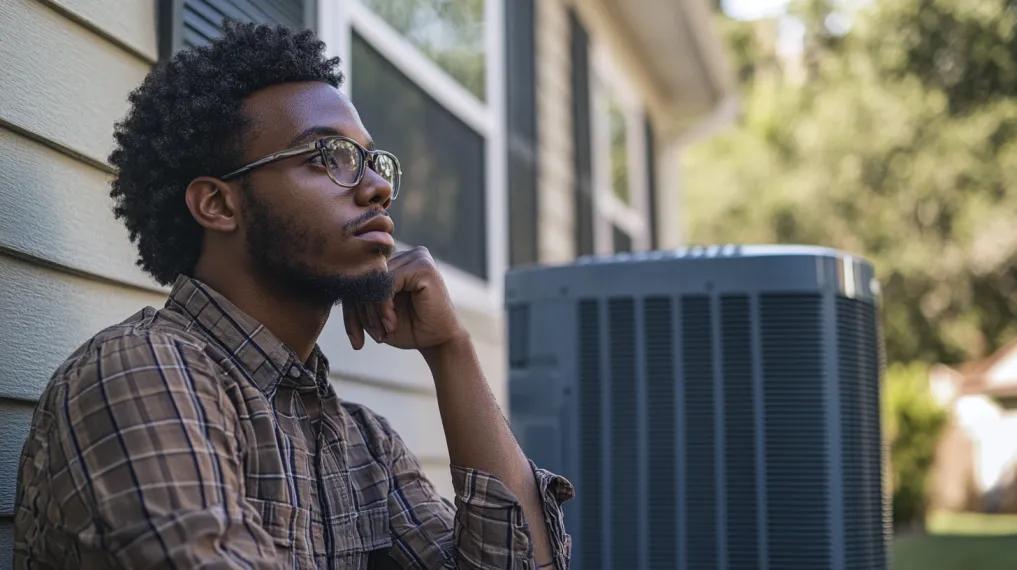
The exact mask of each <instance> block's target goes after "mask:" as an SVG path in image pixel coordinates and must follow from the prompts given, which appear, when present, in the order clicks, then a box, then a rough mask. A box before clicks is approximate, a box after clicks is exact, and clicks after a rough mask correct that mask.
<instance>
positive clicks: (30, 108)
mask: <svg viewBox="0 0 1017 570" xmlns="http://www.w3.org/2000/svg"><path fill="white" fill-rule="evenodd" d="M122 3H124V4H127V3H129V0H122ZM138 26H139V27H143V28H148V29H150V31H151V33H152V34H154V33H155V29H154V28H153V27H152V26H151V23H150V22H139V23H138ZM0 29H2V30H4V41H3V42H0V61H2V62H3V65H2V66H0V69H2V70H3V71H2V72H0V73H2V75H0V91H2V92H3V94H4V104H3V105H2V106H0V120H2V121H4V122H6V123H9V124H12V125H15V126H16V127H18V128H21V129H24V130H25V131H27V132H30V133H32V134H34V135H35V136H38V137H40V138H43V139H45V140H47V141H49V142H51V143H53V144H57V145H60V146H61V147H64V148H67V149H69V150H71V151H73V152H75V153H80V154H81V155H83V156H84V157H87V159H90V160H91V161H94V162H97V163H103V162H105V160H106V157H107V156H108V155H109V152H110V150H112V148H113V124H114V122H116V121H117V120H119V119H120V118H121V117H122V116H123V115H124V113H125V111H126V110H127V97H126V96H127V93H128V92H129V91H130V90H131V89H133V88H134V87H136V86H137V85H138V84H140V83H141V80H142V78H144V76H145V73H146V72H147V71H148V67H149V66H148V64H147V62H145V61H143V60H141V59H139V58H138V57H136V56H135V55H133V54H130V53H128V52H126V51H124V50H123V49H121V48H119V47H117V46H114V45H112V44H111V43H110V42H108V41H107V40H105V39H104V38H102V37H101V36H99V35H97V34H95V33H94V32H92V31H90V30H87V29H85V28H83V27H82V26H81V25H79V24H77V23H75V22H72V21H71V20H69V19H67V18H66V17H65V16H64V15H63V14H62V13H60V12H57V11H55V10H53V9H52V8H50V7H48V6H46V5H43V4H41V3H39V2H37V1H32V0H8V1H5V2H0Z"/></svg>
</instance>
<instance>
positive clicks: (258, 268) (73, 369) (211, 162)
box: [14, 23, 572, 570]
mask: <svg viewBox="0 0 1017 570" xmlns="http://www.w3.org/2000/svg"><path fill="white" fill-rule="evenodd" d="M323 52H324V45H323V44H322V43H321V42H319V41H317V40H316V39H315V38H314V37H313V35H312V34H311V33H310V32H302V33H299V34H293V33H291V32H289V31H287V30H286V29H284V28H269V27H265V26H258V27H255V26H253V25H240V24H235V23H231V24H228V25H227V28H226V32H225V36H224V37H223V38H222V39H220V40H218V41H216V42H214V43H213V44H212V45H211V46H209V47H206V48H200V49H195V50H189V51H184V52H181V53H180V54H178V55H177V56H175V57H174V58H173V59H172V61H169V62H168V63H166V64H161V65H159V66H157V67H156V68H155V69H153V71H152V72H151V73H150V74H149V76H148V77H147V78H146V79H145V81H144V83H143V84H142V85H141V87H139V88H138V89H137V90H136V91H135V92H134V93H132V94H131V96H130V102H131V104H132V108H131V110H130V112H129V114H128V116H127V118H126V119H125V120H124V122H123V123H121V124H120V125H118V127H117V130H116V141H117V144H118V147H117V149H116V150H115V151H114V152H113V154H112V155H111V156H110V161H111V162H112V163H113V164H114V165H115V166H116V167H117V168H118V172H117V175H116V178H115V180H114V181H113V187H112V188H113V189H112V196H113V198H114V200H115V202H116V209H115V211H116V215H117V216H118V217H119V218H122V219H123V220H124V222H125V223H126V225H127V228H128V230H129V232H130V236H131V239H132V240H133V241H135V242H136V243H137V245H138V248H139V251H140V260H139V262H138V263H139V265H140V266H141V267H143V268H144V269H146V270H147V271H148V272H149V273H151V274H152V275H153V276H154V277H155V278H156V280H158V281H159V282H160V283H163V284H170V283H172V284H173V289H172V292H171V293H170V295H169V300H168V301H167V302H166V306H165V307H164V308H162V309H160V310H155V309H153V308H150V307H149V308H146V309H143V310H142V311H140V312H139V313H137V314H136V315H134V316H132V317H130V318H129V319H127V320H126V321H124V322H122V323H120V324H117V325H114V326H112V327H110V328H108V329H106V330H104V331H102V332H100V333H98V334H97V335H96V336H95V337H93V338H92V339H91V340H89V341H88V342H87V343H86V344H85V345H83V346H82V347H81V348H80V349H78V350H77V351H76V352H75V353H74V354H73V355H71V356H70V358H68V360H67V361H66V362H65V363H64V364H63V365H62V366H61V367H60V368H59V369H58V370H57V371H56V373H55V374H54V376H53V378H52V380H51V381H50V383H49V385H48V387H47V389H46V391H45V393H44V394H43V396H42V398H41V400H40V402H39V406H38V408H37V411H36V413H35V416H34V419H33V422H32V429H31V433H30V434H29V437H28V441H27V442H26V444H25V449H24V453H23V455H22V461H21V467H20V473H19V484H18V492H17V509H16V519H15V528H16V539H15V553H14V560H15V566H16V567H21V568H36V567H39V568H49V567H61V568H63V567H68V568H70V567H74V568H96V567H129V568H144V569H146V570H147V569H151V568H192V567H198V566H206V565H207V566H209V567H215V568H234V567H235V568H279V567H284V568H313V567H318V568H343V569H345V568H372V567H406V568H438V567H470V568H478V567H483V568H487V567H492V568H493V567H498V568H533V567H556V568H565V567H566V566H567V564H568V550H569V538H568V536H567V535H566V534H565V529H564V526H563V524H562V513H561V509H560V503H561V502H562V501H564V500H566V499H568V498H569V497H570V496H571V495H572V488H571V486H570V485H569V483H568V481H566V480H564V479H562V478H560V477H557V476H555V475H552V474H550V473H548V472H546V471H543V470H540V469H537V468H535V467H534V466H533V465H532V464H531V463H530V462H529V461H528V460H527V459H526V457H525V456H524V455H523V453H522V452H521V450H520V449H519V446H518V445H517V443H516V441H515V439H514V438H513V436H512V433H511V432H510V430H509V428H508V426H507V425H506V422H505V420H504V417H503V416H502V414H501V412H500V410H499V408H498V405H497V403H496V401H495V399H494V398H493V396H492V395H491V392H490V390H489V389H488V386H487V383H486V381H485V380H484V377H483V375H482V374H481V369H480V366H479V365H478V362H477V357H476V354H475V352H474V350H473V347H472V345H471V342H470V337H469V335H468V333H467V332H466V330H465V329H464V328H463V326H462V324H461V323H460V322H459V320H458V319H457V317H456V313H455V311H454V310H453V307H452V303H451V301H450V299H449V294H448V291H447V289H446V288H445V285H444V283H443V281H442V278H441V275H440V274H439V272H438V271H437V269H436V268H435V264H434V261H433V260H432V259H431V257H430V256H429V255H428V253H427V250H425V249H423V248H415V249H411V250H408V251H402V252H398V253H393V247H394V241H393V239H392V232H393V222H392V220H391V219H390V218H389V217H388V214H387V209H388V207H389V205H390V204H391V202H392V200H394V199H395V198H396V195H397V194H398V192H399V176H400V171H399V164H398V161H397V159H396V158H395V157H394V156H392V155H391V154H389V153H386V152H384V151H381V150H376V149H375V148H374V145H373V143H372V142H371V138H370V135H369V134H368V132H367V130H366V129H365V128H364V125H362V124H361V122H360V119H359V117H358V116H357V112H356V109H355V108H354V107H353V105H352V104H351V103H350V101H349V99H348V98H347V97H346V96H345V95H343V94H342V93H340V91H339V90H338V89H337V88H338V86H339V85H340V83H341V81H342V77H341V75H340V72H339V71H338V60H336V59H325V58H324V56H323ZM398 97H399V95H398V94H393V96H392V98H393V100H398ZM340 302H341V303H342V311H343V318H344V321H345V325H346V332H347V334H348V335H349V338H350V342H351V343H352V345H353V347H354V348H356V349H359V348H361V347H362V346H363V344H364V341H365V335H370V336H371V337H372V338H374V339H375V341H377V342H383V343H386V344H389V345H391V346H393V347H397V348H402V349H416V350H419V351H420V352H421V354H422V355H423V357H424V359H425V360H426V362H427V364H428V365H429V367H430V370H431V372H432V374H433V376H434V383H435V388H436V391H437V397H438V404H439V408H440V410H441V418H442V423H443V426H444V429H445V435H446V439H447V441H448V449H449V456H450V457H451V461H452V464H453V466H452V477H453V482H454V484H455V489H456V500H455V504H454V505H453V504H450V503H448V502H446V501H443V500H442V499H441V498H440V497H439V496H438V494H437V493H436V491H435V489H434V487H433V486H432V485H431V483H430V482H429V481H428V480H427V479H426V478H425V477H424V475H423V473H422V472H421V466H420V464H419V463H418V461H417V460H416V459H415V458H414V456H413V455H412V453H410V451H409V450H408V449H406V446H405V444H404V443H403V441H402V439H400V437H399V435H398V434H396V433H395V432H393V431H392V429H391V427H390V426H389V424H388V423H387V422H386V421H385V419H384V418H382V417H380V416H378V415H376V414H374V413H372V412H371V411H370V410H368V409H366V408H365V407H363V406H359V405H356V404H352V403H349V402H345V401H342V400H340V399H339V398H338V396H337V395H336V393H335V391H334V389H333V387H332V385H331V384H330V383H329V381H328V367H329V365H328V362H327V361H326V360H325V357H324V356H323V355H322V353H321V351H320V350H319V349H318V347H317V345H316V343H315V342H316V339H317V337H318V334H319V333H320V331H321V329H322V327H323V326H324V324H325V321H326V319H327V318H328V316H329V312H330V309H331V308H332V307H333V306H334V305H335V304H337V303H340ZM384 365H385V363H384V362H379V363H378V366H379V367H381V366H384Z"/></svg>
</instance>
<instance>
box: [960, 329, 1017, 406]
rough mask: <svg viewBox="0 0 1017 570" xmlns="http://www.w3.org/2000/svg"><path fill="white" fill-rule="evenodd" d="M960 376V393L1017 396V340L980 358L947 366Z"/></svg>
mask: <svg viewBox="0 0 1017 570" xmlns="http://www.w3.org/2000/svg"><path fill="white" fill-rule="evenodd" d="M948 368H950V369H951V370H953V371H955V372H956V373H957V375H958V376H960V385H959V388H960V392H961V393H962V394H985V395H987V396H996V397H1001V398H1009V397H1015V396H1017V340H1014V341H1011V342H1010V343H1008V344H1006V345H1004V346H1003V347H1002V348H1000V349H999V350H997V351H996V352H994V353H992V354H991V355H989V356H988V357H986V358H983V359H981V360H972V361H969V362H964V363H962V364H959V365H954V366H948Z"/></svg>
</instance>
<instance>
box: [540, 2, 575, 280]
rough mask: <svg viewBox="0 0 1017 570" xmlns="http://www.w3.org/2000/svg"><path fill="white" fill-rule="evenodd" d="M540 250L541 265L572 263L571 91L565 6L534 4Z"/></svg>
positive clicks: (567, 24) (573, 210) (570, 57)
mask: <svg viewBox="0 0 1017 570" xmlns="http://www.w3.org/2000/svg"><path fill="white" fill-rule="evenodd" d="M536 9H537V11H536V27H537V28H536V53H537V56H536V57H537V78H536V79H537V81H536V89H537V129H538V132H537V147H538V149H539V151H540V164H539V166H538V172H539V174H538V179H537V196H538V200H539V202H538V208H539V210H538V215H537V219H538V220H539V227H538V230H537V231H538V237H539V239H538V244H539V259H540V261H541V262H542V263H558V262H566V261H569V260H571V259H572V258H574V257H575V237H574V236H575V201H574V199H573V187H572V186H573V165H572V86H571V84H570V82H571V77H572V74H571V65H572V61H571V60H572V56H571V53H570V43H569V41H570V38H569V22H568V12H567V6H566V4H565V3H564V2H562V1H560V0H542V1H539V2H536Z"/></svg>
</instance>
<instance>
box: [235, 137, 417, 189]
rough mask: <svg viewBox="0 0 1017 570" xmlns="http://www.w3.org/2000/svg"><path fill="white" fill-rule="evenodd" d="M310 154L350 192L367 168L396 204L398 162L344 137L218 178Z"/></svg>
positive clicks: (265, 159)
mask: <svg viewBox="0 0 1017 570" xmlns="http://www.w3.org/2000/svg"><path fill="white" fill-rule="evenodd" d="M312 152H317V153H319V155H320V157H321V163H322V165H323V166H325V172H326V173H328V177H329V178H331V179H332V182H335V183H336V184H338V185H339V186H342V187H344V188H353V187H354V186H356V185H357V184H360V181H361V180H363V179H364V170H366V169H365V168H364V166H365V165H366V166H369V167H370V168H371V170H373V171H374V172H376V173H378V175H379V176H381V177H382V178H384V179H385V181H386V182H388V183H389V185H390V186H391V187H392V198H391V199H392V200H395V199H396V197H397V196H398V195H399V181H400V179H401V178H402V175H403V171H402V169H400V167H399V159H397V158H396V157H395V155H394V154H392V153H391V152H387V151H384V150H367V149H366V148H364V147H362V146H360V144H359V143H358V142H357V141H355V140H353V139H350V138H347V137H343V136H333V137H323V138H320V139H318V140H316V141H314V142H310V143H307V144H305V145H301V146H297V147H293V148H288V149H286V150H281V151H279V152H275V153H272V154H270V155H268V156H265V157H263V158H259V159H258V160H255V161H254V162H252V163H250V164H248V165H246V166H241V167H240V168H238V169H236V170H234V171H232V172H229V173H227V174H225V175H223V176H220V177H219V178H221V179H222V180H229V179H231V178H236V177H237V176H240V175H241V174H244V173H247V172H250V171H251V170H254V169H255V168H258V167H259V166H264V165H266V164H268V163H270V162H275V161H277V160H282V159H284V158H290V157H293V156H300V155H301V154H309V153H312Z"/></svg>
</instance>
